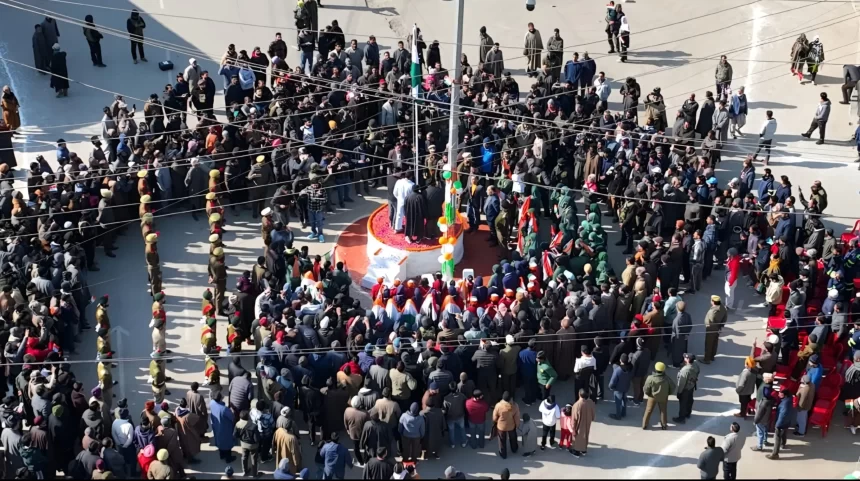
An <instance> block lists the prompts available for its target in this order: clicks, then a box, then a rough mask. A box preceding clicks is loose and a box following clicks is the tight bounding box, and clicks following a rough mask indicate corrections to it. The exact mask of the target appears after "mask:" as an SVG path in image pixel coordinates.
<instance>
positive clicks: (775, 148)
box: [0, 0, 851, 151]
mask: <svg viewBox="0 0 860 481" xmlns="http://www.w3.org/2000/svg"><path fill="white" fill-rule="evenodd" d="M10 1H15V0H10ZM0 4H2V2H0ZM25 10H26V9H25ZM850 19H851V18H850V17H849V18H844V19H842V20H839V21H837V22H836V23H841V22H843V21H847V20H850ZM782 35H786V34H779V35H777V36H776V37H780V36H782ZM174 51H176V50H174ZM180 53H181V52H180ZM251 67H252V68H253V66H251ZM679 67H681V66H680V65H679V66H676V67H669V68H668V69H662V70H658V71H665V70H669V69H672V68H679ZM640 77H641V75H640ZM308 78H309V79H310V80H311V81H313V82H319V81H323V82H332V83H336V81H331V80H328V79H321V78H319V77H308ZM704 88H707V86H706V87H704ZM358 90H361V89H358ZM376 92H378V91H376ZM365 95H367V96H373V94H371V93H369V92H368V93H365ZM556 95H557V94H550V95H547V96H545V97H542V98H536V99H531V100H532V101H534V100H541V99H543V98H551V97H555V96H556ZM377 98H379V97H377ZM400 98H401V99H402V100H401V101H404V100H405V101H414V99H412V98H411V97H408V96H405V95H401V96H400ZM670 98H672V97H670ZM528 100H529V99H526V101H528ZM427 102H430V103H434V102H435V101H433V100H429V99H428V100H427ZM446 105H447V104H446ZM669 108H674V107H665V108H664V109H663V110H664V111H666V110H668V109H669ZM332 110H336V109H332ZM779 149H781V148H780V147H778V146H772V147H771V150H772V151H774V150H777V151H778V150H779Z"/></svg>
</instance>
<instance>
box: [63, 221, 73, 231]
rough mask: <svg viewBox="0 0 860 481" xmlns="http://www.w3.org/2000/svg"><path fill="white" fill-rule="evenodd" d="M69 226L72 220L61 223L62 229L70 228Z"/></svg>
mask: <svg viewBox="0 0 860 481" xmlns="http://www.w3.org/2000/svg"><path fill="white" fill-rule="evenodd" d="M71 228H72V222H71V221H68V220H67V221H66V223H65V224H63V229H71Z"/></svg>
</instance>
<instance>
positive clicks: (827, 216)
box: [0, 2, 855, 237]
mask: <svg viewBox="0 0 860 481" xmlns="http://www.w3.org/2000/svg"><path fill="white" fill-rule="evenodd" d="M0 3H2V2H0ZM18 63H19V64H20V65H23V66H25V67H28V68H31V69H34V70H38V69H37V68H36V67H32V66H29V65H26V64H23V63H20V62H18ZM94 88H97V89H99V90H104V89H101V88H99V87H94ZM130 98H131V97H130ZM225 125H229V124H225ZM553 127H554V126H551V127H548V128H553ZM264 133H265V132H264ZM579 133H581V132H574V133H572V134H569V135H562V136H561V137H559V139H564V138H569V137H572V136H574V135H579ZM294 142H296V143H301V144H304V142H302V141H299V140H295V141H294ZM306 145H307V144H306ZM428 155H429V154H428ZM366 157H371V158H379V159H383V160H385V161H388V160H389V159H388V158H387V157H382V156H376V155H366ZM401 163H403V164H407V165H413V166H415V165H418V166H419V167H421V165H420V164H418V163H417V162H410V161H409V160H408V159H404V160H401ZM471 175H472V176H473V177H478V178H483V179H488V180H493V181H495V180H496V179H497V178H496V177H494V176H490V175H485V174H471ZM518 182H520V183H523V184H525V185H529V186H534V187H539V188H542V189H546V190H549V191H555V190H559V188H558V187H556V186H546V185H541V184H537V183H533V182H527V181H518ZM201 192H202V191H201ZM594 195H597V196H601V197H608V195H607V194H601V193H594ZM613 197H615V198H616V199H629V200H636V201H641V200H648V201H650V202H657V203H661V204H676V205H687V202H675V201H667V200H663V199H659V200H658V199H640V198H636V197H628V196H624V195H615V196H613ZM735 210H739V211H743V212H757V213H762V212H764V211H760V210H752V209H735ZM802 215H805V216H810V217H821V218H829V219H855V217H853V216H838V215H832V214H824V213H817V214H816V213H802ZM9 237H14V236H9Z"/></svg>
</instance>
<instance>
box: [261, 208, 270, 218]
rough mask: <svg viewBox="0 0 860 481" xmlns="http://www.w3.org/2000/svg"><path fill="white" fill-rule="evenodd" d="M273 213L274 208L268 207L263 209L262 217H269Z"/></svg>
mask: <svg viewBox="0 0 860 481" xmlns="http://www.w3.org/2000/svg"><path fill="white" fill-rule="evenodd" d="M271 213H272V208H271V207H266V208H265V209H263V210H262V212H260V215H262V216H267V215H269V214H271Z"/></svg>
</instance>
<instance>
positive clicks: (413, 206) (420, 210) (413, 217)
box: [405, 185, 427, 243]
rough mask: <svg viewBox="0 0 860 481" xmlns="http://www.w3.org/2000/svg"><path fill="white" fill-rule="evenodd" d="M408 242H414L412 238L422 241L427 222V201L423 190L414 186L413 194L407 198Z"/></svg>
mask: <svg viewBox="0 0 860 481" xmlns="http://www.w3.org/2000/svg"><path fill="white" fill-rule="evenodd" d="M405 215H406V228H405V230H406V232H405V233H406V242H410V243H411V242H412V238H413V237H415V238H417V240H419V241H420V240H421V238H422V237H424V234H425V232H426V231H425V230H424V221H425V220H427V201H426V200H425V199H424V196H423V195H421V188H420V187H418V186H417V185H413V186H412V193H411V194H409V196H408V197H406V214H405Z"/></svg>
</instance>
